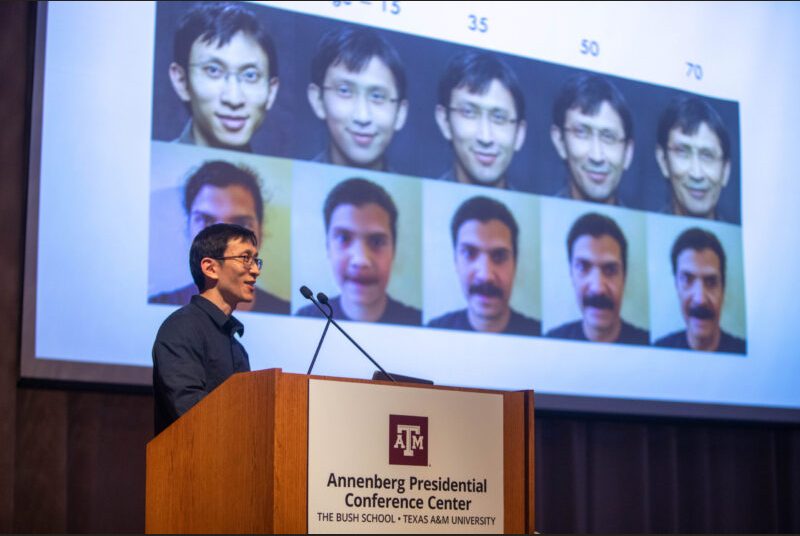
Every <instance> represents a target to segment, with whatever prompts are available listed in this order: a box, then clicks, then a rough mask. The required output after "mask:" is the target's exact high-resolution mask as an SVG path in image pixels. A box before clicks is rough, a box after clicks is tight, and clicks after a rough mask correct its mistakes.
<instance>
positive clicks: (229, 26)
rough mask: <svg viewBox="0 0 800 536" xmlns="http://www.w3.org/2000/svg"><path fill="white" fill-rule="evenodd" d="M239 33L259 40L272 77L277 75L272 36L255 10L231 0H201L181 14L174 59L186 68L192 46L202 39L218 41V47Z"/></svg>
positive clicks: (212, 42)
mask: <svg viewBox="0 0 800 536" xmlns="http://www.w3.org/2000/svg"><path fill="white" fill-rule="evenodd" d="M239 32H244V33H245V34H247V35H248V36H251V37H252V38H253V39H255V40H256V41H257V42H258V44H259V45H260V46H261V48H262V50H263V51H264V53H265V54H266V55H267V61H268V62H269V65H268V67H269V76H270V78H275V77H277V76H278V55H277V54H276V52H275V43H273V41H272V37H270V36H269V34H268V33H267V30H266V29H265V28H264V25H263V24H262V23H261V21H260V20H258V18H257V17H256V16H255V15H254V14H253V12H251V11H250V10H249V9H246V8H245V7H244V6H242V5H241V4H234V3H231V2H213V3H206V2H200V3H198V4H196V5H194V6H193V7H192V8H191V9H190V10H189V11H187V12H186V13H185V14H184V15H183V17H181V20H180V23H179V24H178V31H177V32H175V38H174V42H173V44H174V48H173V54H174V56H173V61H175V63H177V64H178V65H180V66H182V67H183V68H184V69H186V68H188V66H189V55H190V52H191V50H192V45H193V44H194V42H195V41H197V39H198V38H201V39H202V40H203V42H204V43H206V44H209V45H213V44H214V43H217V47H222V46H225V45H227V44H228V43H229V42H230V41H231V39H233V36H234V35H236V34H237V33H239Z"/></svg>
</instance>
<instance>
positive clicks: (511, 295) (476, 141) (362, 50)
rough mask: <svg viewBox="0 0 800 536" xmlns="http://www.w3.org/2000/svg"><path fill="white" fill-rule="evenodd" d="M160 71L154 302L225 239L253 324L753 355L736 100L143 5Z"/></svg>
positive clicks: (262, 20) (286, 16)
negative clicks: (255, 283) (354, 326)
mask: <svg viewBox="0 0 800 536" xmlns="http://www.w3.org/2000/svg"><path fill="white" fill-rule="evenodd" d="M155 51H156V52H155V61H154V72H153V108H152V109H153V116H152V117H153V140H154V141H153V146H152V151H151V159H150V162H151V170H152V171H151V181H152V192H153V194H152V198H151V205H150V236H151V237H152V240H153V242H151V246H150V259H151V260H150V271H149V273H150V275H151V281H150V286H151V291H150V294H149V302H150V303H164V304H171V305H185V304H186V303H188V302H189V298H190V297H191V296H192V294H195V293H196V292H197V289H196V287H195V286H194V284H193V283H192V282H191V278H190V277H189V273H188V269H187V267H186V261H185V259H186V258H187V252H188V247H187V246H188V244H189V242H190V241H191V239H192V238H193V237H194V235H195V234H196V233H197V232H198V231H199V230H200V229H202V228H203V227H205V226H206V225H208V224H211V223H216V222H228V223H240V224H242V225H245V226H246V227H249V228H251V229H252V230H254V231H256V232H257V234H258V235H259V236H262V237H263V236H264V231H265V229H266V230H268V231H269V234H270V236H271V238H268V239H266V240H262V244H264V249H263V252H262V255H263V256H264V257H265V259H266V260H267V261H268V269H267V270H265V274H264V276H263V277H262V278H261V285H262V286H263V288H262V290H261V291H260V293H259V294H258V296H257V297H256V299H255V301H254V302H253V303H252V304H249V307H251V308H252V310H253V311H258V312H264V313H278V314H281V313H282V314H290V312H293V313H294V314H297V315H299V316H315V317H321V316H322V315H321V313H320V312H319V310H318V309H317V308H316V307H315V306H314V305H313V304H311V303H306V302H305V300H303V299H302V297H301V296H299V295H297V294H296V293H294V292H292V289H293V288H296V287H299V286H300V285H301V284H304V283H305V282H308V283H309V284H313V285H315V286H316V287H321V288H324V290H325V291H326V292H327V293H329V294H330V295H331V296H335V297H334V298H333V301H332V304H333V307H334V315H335V317H337V318H338V319H342V320H354V321H361V322H382V323H389V324H403V325H413V326H425V327H431V328H439V329H456V330H465V331H476V332H484V333H486V334H513V335H522V336H547V337H554V338H560V339H569V340H578V341H588V342H606V343H620V344H635V345H650V344H655V345H657V346H663V347H666V348H680V349H689V350H699V351H711V352H714V351H717V352H725V353H734V354H745V353H746V342H745V339H746V324H745V321H744V319H745V316H746V315H745V313H746V311H745V303H744V301H743V300H742V299H738V300H737V299H727V300H726V299H725V298H726V291H728V292H729V293H730V294H732V295H736V296H742V295H743V292H742V290H743V288H744V281H743V277H742V255H741V233H740V232H739V227H738V224H739V223H740V220H741V218H740V212H741V211H740V205H741V203H740V199H739V198H740V195H739V191H740V188H739V182H740V178H739V176H740V174H739V167H738V163H739V144H738V132H739V124H738V118H739V114H738V106H737V103H735V102H729V101H722V100H719V99H709V98H704V97H701V96H699V95H694V94H690V93H686V92H679V91H675V90H671V89H668V88H663V87H658V86H654V85H650V84H643V83H637V82H633V81H629V80H624V79H615V78H612V77H609V76H604V75H602V74H598V73H592V72H586V71H581V70H577V69H572V68H568V67H564V66H559V65H553V64H546V63H543V62H539V61H536V60H533V59H528V58H520V57H515V56H511V55H506V54H500V53H495V52H489V51H486V50H479V49H475V48H470V47H464V46H458V45H454V44H451V43H446V42H442V41H437V40H432V39H425V38H420V37H411V36H408V35H403V34H401V33H398V32H388V31H381V30H378V29H375V28H370V27H367V26H361V25H355V24H348V23H344V22H341V21H332V20H328V19H321V18H319V17H314V16H309V15H303V14H297V13H291V12H286V11H282V10H279V9H273V8H269V7H265V6H248V5H244V4H190V3H158V4H157V7H156V43H155ZM413 58H427V59H428V61H426V64H425V66H424V67H418V66H417V63H416V62H414V61H413ZM281 67H282V68H281ZM287 69H293V70H294V72H293V73H291V74H290V75H288V76H286V75H284V77H283V78H282V76H281V73H282V72H285V71H286V70H287ZM284 95H286V96H285V97H284ZM544 97H547V98H544ZM548 108H549V109H551V110H552V112H551V113H550V114H545V113H542V112H544V111H546V110H547V109H548ZM639 130H642V131H645V132H647V133H648V135H639V134H638V131H639ZM529 133H530V134H531V135H530V136H528V134H529ZM533 133H537V134H538V136H539V138H545V139H547V138H549V139H550V141H551V142H552V143H550V144H539V145H538V146H534V145H533V143H531V141H530V140H533V139H535V137H534V135H533ZM732 140H733V141H732ZM526 141H527V142H528V143H526ZM420 146H426V147H427V146H430V147H435V148H436V149H437V150H436V152H432V151H431V152H427V151H420V150H419V147H420ZM517 155H520V157H519V158H517ZM270 157H281V158H282V159H291V160H292V161H291V162H286V161H285V160H277V159H275V158H270ZM557 160H561V162H560V163H559V162H557ZM548 161H550V162H548ZM305 162H314V163H317V164H319V165H314V164H311V165H309V164H306V163H305ZM268 166H270V167H271V168H268ZM257 168H258V169H259V171H260V172H259V171H256V169H257ZM400 174H402V175H400ZM659 175H663V176H660V177H659ZM548 176H549V177H556V178H557V179H558V180H557V181H553V180H547V179H546V178H545V177H548ZM656 180H657V181H659V182H666V183H668V185H669V192H668V194H667V195H664V191H663V189H656V188H649V187H648V186H649V185H650V184H651V183H653V182H655V181H656ZM262 181H268V182H270V183H280V186H278V184H276V185H275V186H274V187H273V188H271V187H270V186H271V185H270V184H265V185H263V186H262V184H261V183H262ZM262 188H264V189H265V191H266V193H267V194H268V195H271V191H272V189H275V188H277V189H279V190H280V191H281V192H287V191H291V192H293V194H292V196H291V199H292V201H291V203H287V204H282V203H281V202H280V201H278V200H273V201H270V202H268V203H264V201H263V198H264V192H262ZM512 192H514V193H512ZM723 194H725V195H724V196H723ZM561 200H568V201H567V202H562V201H561ZM178 201H180V203H178ZM401 201H402V202H401ZM181 205H182V206H181ZM273 212H274V213H275V215H274V217H272V218H271V221H270V222H269V224H268V226H265V224H264V215H265V214H267V215H271V214H272V213H273ZM287 214H288V216H289V219H292V218H294V219H296V220H299V221H298V222H297V223H294V224H293V225H292V232H291V233H289V226H288V225H287V224H286V222H285V221H281V218H284V217H285V216H286V215H287ZM662 214H669V215H671V216H670V217H664V216H661V215H662ZM181 216H182V217H181ZM167 221H170V222H175V223H174V224H173V225H171V226H170V227H169V228H168V227H166V226H165V222H167ZM178 222H181V223H183V224H184V225H180V224H179V223H178ZM398 222H401V224H402V227H401V229H400V231H403V232H400V233H398ZM651 222H652V223H651ZM725 224H728V225H725ZM731 224H735V225H731ZM663 227H667V228H668V229H669V232H668V233H660V234H659V240H658V241H657V240H656V239H655V236H653V235H654V234H655V233H656V232H657V230H659V229H661V228H663ZM184 228H185V229H186V230H187V231H188V232H183V229H184ZM543 228H544V229H547V233H546V234H547V236H546V237H545V236H543V235H542V229H543ZM168 229H169V230H170V232H167V231H168ZM287 235H288V236H290V237H291V238H290V239H289V240H287V239H286V238H287ZM553 238H555V239H553ZM277 241H280V242H281V244H280V245H278V244H277V243H276V242H277ZM267 243H270V247H269V248H268V247H267ZM177 244H180V245H181V246H182V247H180V248H176V247H175V246H176V245H177ZM290 251H291V252H293V253H291V254H290ZM565 252H566V262H563V261H564V257H565V255H564V253H565ZM170 253H171V254H172V255H173V256H174V257H175V259H174V260H173V261H171V262H170V263H167V262H166V259H167V258H168V256H169V255H170ZM542 255H544V256H545V257H546V258H549V259H558V260H559V261H562V262H552V263H547V266H545V267H544V269H540V265H541V258H542ZM290 256H291V258H292V260H293V262H291V263H289V262H286V261H288V259H289V258H290ZM422 259H426V262H425V263H424V265H423V264H422ZM273 260H274V261H275V262H273ZM667 261H669V262H668V263H669V264H671V265H672V272H671V273H670V272H668V271H665V270H659V269H658V267H659V265H662V264H664V263H665V262H667ZM170 267H172V268H174V269H173V270H172V271H171V272H172V273H170V274H168V273H167V270H168V269H169V268H170ZM165 268H166V269H165ZM168 275H169V277H168ZM181 276H182V279H181ZM650 276H653V281H652V283H653V285H650V284H649V277H650ZM434 280H435V281H436V283H434V282H433V281H434ZM673 282H674V285H673ZM670 287H674V288H670ZM543 288H546V289H547V292H546V293H543V292H542V289H543ZM423 289H424V290H423ZM662 289H667V290H668V292H671V293H672V294H673V296H667V295H665V294H666V293H664V292H661V290H662ZM270 290H272V292H270ZM390 290H391V291H390ZM676 297H677V303H675V302H676V299H675V298H676ZM290 299H291V300H293V302H294V303H293V307H292V311H290V310H289V309H290V308H289V304H288V302H287V301H286V300H290ZM512 304H514V306H512ZM651 305H652V306H651ZM443 306H444V307H443ZM543 327H544V330H543Z"/></svg>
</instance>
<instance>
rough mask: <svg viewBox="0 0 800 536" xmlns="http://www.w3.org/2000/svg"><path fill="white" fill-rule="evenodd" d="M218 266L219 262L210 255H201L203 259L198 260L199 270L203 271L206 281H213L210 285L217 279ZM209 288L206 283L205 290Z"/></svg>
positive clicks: (214, 283)
mask: <svg viewBox="0 0 800 536" xmlns="http://www.w3.org/2000/svg"><path fill="white" fill-rule="evenodd" d="M219 268H220V265H219V262H217V261H216V260H214V259H212V258H211V257H203V260H201V261H200V270H201V271H202V272H203V275H204V276H205V277H206V279H207V280H208V282H212V283H213V285H211V286H214V285H216V284H217V281H219ZM208 282H207V283H208ZM209 288H210V286H209V285H208V284H206V290H208V289H209Z"/></svg>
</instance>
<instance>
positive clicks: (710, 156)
mask: <svg viewBox="0 0 800 536" xmlns="http://www.w3.org/2000/svg"><path fill="white" fill-rule="evenodd" d="M667 150H668V151H669V152H670V154H672V155H673V156H674V157H675V158H676V159H677V160H678V161H680V162H681V163H687V162H689V161H690V160H692V159H693V158H694V157H695V155H697V158H698V159H699V160H700V163H701V164H704V165H708V166H710V165H713V164H718V163H719V162H720V161H721V160H722V155H721V154H718V153H716V152H714V151H713V150H711V149H705V148H701V149H695V148H694V147H690V146H688V145H670V146H669V147H667Z"/></svg>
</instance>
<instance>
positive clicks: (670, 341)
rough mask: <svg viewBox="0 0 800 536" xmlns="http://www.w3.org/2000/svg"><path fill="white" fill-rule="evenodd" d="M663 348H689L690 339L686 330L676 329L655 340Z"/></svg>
mask: <svg viewBox="0 0 800 536" xmlns="http://www.w3.org/2000/svg"><path fill="white" fill-rule="evenodd" d="M655 345H656V346H659V347H661V348H683V349H688V348H689V339H687V338H686V330H685V329H684V330H681V331H676V332H674V333H670V334H669V335H665V336H663V337H661V338H660V339H658V340H657V341H656V342H655Z"/></svg>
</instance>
